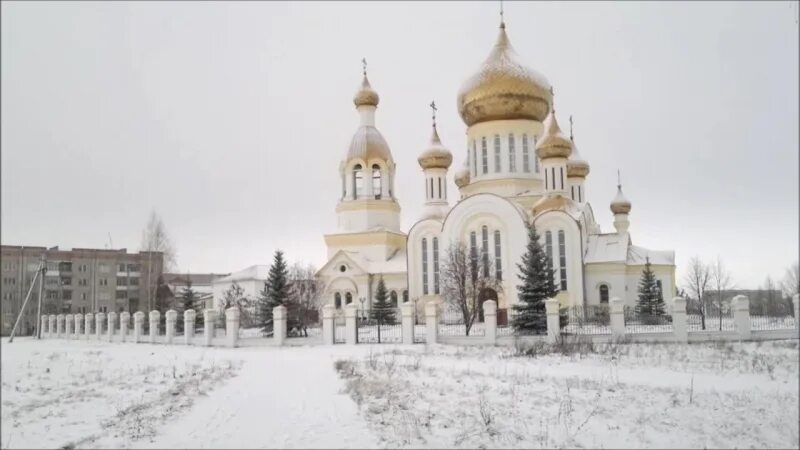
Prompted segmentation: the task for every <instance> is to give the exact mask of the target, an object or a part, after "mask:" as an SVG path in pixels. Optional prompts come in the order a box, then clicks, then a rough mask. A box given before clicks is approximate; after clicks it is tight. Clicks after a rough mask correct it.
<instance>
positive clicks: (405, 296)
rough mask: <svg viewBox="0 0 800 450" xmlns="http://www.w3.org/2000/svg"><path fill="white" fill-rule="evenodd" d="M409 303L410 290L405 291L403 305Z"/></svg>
mask: <svg viewBox="0 0 800 450" xmlns="http://www.w3.org/2000/svg"><path fill="white" fill-rule="evenodd" d="M407 301H408V290H404V291H403V303H405V302H407Z"/></svg>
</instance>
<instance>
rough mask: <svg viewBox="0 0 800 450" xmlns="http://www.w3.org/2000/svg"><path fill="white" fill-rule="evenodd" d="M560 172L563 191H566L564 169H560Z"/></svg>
mask: <svg viewBox="0 0 800 450" xmlns="http://www.w3.org/2000/svg"><path fill="white" fill-rule="evenodd" d="M559 172H560V173H561V189H562V190H563V189H564V168H563V167H561V168H559Z"/></svg>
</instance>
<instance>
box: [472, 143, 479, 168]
mask: <svg viewBox="0 0 800 450" xmlns="http://www.w3.org/2000/svg"><path fill="white" fill-rule="evenodd" d="M477 145H478V144H476V143H475V140H474V139H473V140H472V176H475V177H477V176H478V147H477Z"/></svg>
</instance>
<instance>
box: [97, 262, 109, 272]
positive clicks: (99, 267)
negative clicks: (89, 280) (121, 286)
mask: <svg viewBox="0 0 800 450" xmlns="http://www.w3.org/2000/svg"><path fill="white" fill-rule="evenodd" d="M109 270H110V267H108V264H105V263H100V264H98V265H97V271H98V272H100V273H108V272H109Z"/></svg>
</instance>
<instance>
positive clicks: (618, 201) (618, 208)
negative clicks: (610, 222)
mask: <svg viewBox="0 0 800 450" xmlns="http://www.w3.org/2000/svg"><path fill="white" fill-rule="evenodd" d="M611 212H612V213H614V214H628V213H629V212H631V201H630V200H628V198H627V197H625V194H623V193H622V185H621V184H618V185H617V196H616V197H614V200H612V201H611Z"/></svg>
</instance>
